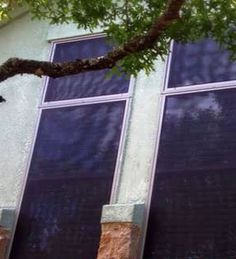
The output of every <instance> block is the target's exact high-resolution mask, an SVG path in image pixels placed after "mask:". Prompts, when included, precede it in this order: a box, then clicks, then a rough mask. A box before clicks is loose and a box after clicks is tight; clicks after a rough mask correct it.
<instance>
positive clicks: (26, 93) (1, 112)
mask: <svg viewBox="0 0 236 259" xmlns="http://www.w3.org/2000/svg"><path fill="white" fill-rule="evenodd" d="M47 31H48V25H47V24H46V23H44V22H32V21H31V20H30V18H29V15H23V16H22V17H18V18H17V19H16V20H14V21H12V22H11V23H9V24H7V25H4V26H3V27H1V28H0V53H1V54H0V63H2V62H4V61H5V60H6V59H8V58H9V57H22V58H23V57H24V58H37V59H46V58H47V55H48V44H47V42H46V41H45V37H46V36H47ZM41 88H42V80H41V79H38V78H36V77H31V76H17V77H14V78H11V79H9V80H7V81H5V82H3V83H1V84H0V95H2V96H4V98H5V99H6V100H7V102H6V103H2V104H0V118H1V123H0V207H15V205H16V201H17V197H18V194H19V190H20V189H21V186H22V179H23V176H24V174H25V168H26V161H27V158H28V154H29V149H30V146H31V143H32V137H33V129H34V126H35V122H36V114H37V106H38V103H39V98H40V95H41Z"/></svg>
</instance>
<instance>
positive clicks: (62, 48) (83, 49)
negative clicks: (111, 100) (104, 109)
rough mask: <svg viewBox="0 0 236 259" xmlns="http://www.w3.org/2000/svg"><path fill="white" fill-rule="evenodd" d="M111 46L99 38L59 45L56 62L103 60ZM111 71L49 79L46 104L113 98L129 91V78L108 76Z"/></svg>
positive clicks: (104, 70)
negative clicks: (101, 58) (86, 98)
mask: <svg viewBox="0 0 236 259" xmlns="http://www.w3.org/2000/svg"><path fill="white" fill-rule="evenodd" d="M110 49H111V47H110V46H109V45H108V44H107V43H106V39H105V38H96V39H90V40H82V41H76V42H68V43H60V44H57V45H56V49H55V53H54V59H53V61H55V62H63V61H73V60H75V59H85V58H93V57H100V56H103V55H105V54H106V53H107V52H108V51H109V50H110ZM108 72H109V70H108V69H103V70H99V71H91V72H86V73H80V74H78V75H73V76H65V77H62V78H56V79H52V78H50V80H49V83H48V88H47V92H46V97H45V101H46V102H49V101H58V100H67V99H75V98H85V97H92V96H101V95H112V94H120V93H126V92H128V87H129V78H128V76H126V75H125V74H122V75H121V76H117V75H113V76H112V77H111V76H109V75H108Z"/></svg>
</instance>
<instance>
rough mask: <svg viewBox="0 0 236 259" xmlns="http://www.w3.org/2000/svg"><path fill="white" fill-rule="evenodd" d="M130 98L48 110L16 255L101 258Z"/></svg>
mask: <svg viewBox="0 0 236 259" xmlns="http://www.w3.org/2000/svg"><path fill="white" fill-rule="evenodd" d="M124 109H125V101H120V102H113V103H102V104H93V105H84V106H79V107H67V108H56V109H49V110H44V111H43V113H42V117H41V122H40V126H39V131H38V136H37V140H36V144H35V149H34V153H33V158H32V162H31V166H30V171H29V176H28V179H27V184H26V189H25V192H24V197H23V202H22V206H21V210H20V216H19V220H18V224H17V229H16V234H15V237H14V243H13V248H12V252H11V256H10V258H11V259H17V258H19V259H22V258H24V259H77V258H78V259H95V258H96V253H97V249H98V242H99V237H100V218H101V209H102V206H103V205H104V204H107V203H108V202H109V197H110V193H111V187H112V180H113V174H114V170H115V165H116V158H117V152H118V147H119V142H120V134H121V128H122V122H123V116H124Z"/></svg>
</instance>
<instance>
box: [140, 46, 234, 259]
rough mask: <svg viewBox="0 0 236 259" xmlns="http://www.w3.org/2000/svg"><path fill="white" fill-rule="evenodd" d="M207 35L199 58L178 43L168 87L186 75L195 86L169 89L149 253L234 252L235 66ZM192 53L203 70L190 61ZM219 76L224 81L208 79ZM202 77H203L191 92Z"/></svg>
mask: <svg viewBox="0 0 236 259" xmlns="http://www.w3.org/2000/svg"><path fill="white" fill-rule="evenodd" d="M203 42H204V44H203V43H202V42H201V43H199V44H195V45H191V53H195V54H194V55H195V56H194V55H193V57H194V58H193V60H191V57H190V56H189V53H190V52H189V51H190V50H189V45H187V46H179V47H178V48H174V53H173V57H174V59H173V58H172V62H174V63H171V69H170V79H169V80H170V81H169V86H171V87H173V83H174V82H175V84H176V85H178V86H186V84H187V83H186V82H187V81H186V80H187V78H188V80H189V81H188V82H189V84H190V83H191V84H192V86H193V88H192V89H190V88H188V89H187V90H186V91H183V90H181V89H180V90H178V89H177V90H175V91H173V92H172V93H171V94H170V93H168V91H166V92H164V96H165V97H164V98H165V106H164V116H163V122H162V131H161V137H160V144H159V151H158V157H157V163H156V170H155V180H154V183H153V192H152V199H151V206H150V216H149V223H148V230H147V237H146V246H145V253H144V258H145V259H152V258H153V259H154V258H159V259H166V258H171V259H172V258H181V259H189V258H235V257H236V250H235V243H236V238H235V237H236V218H235V213H236V198H235V197H236V160H235V156H236V141H235V139H236V102H235V100H236V83H235V85H233V83H232V82H231V85H230V88H229V84H228V81H229V80H231V81H232V79H234V78H235V75H234V74H233V73H231V72H232V71H233V69H235V68H236V65H235V63H232V62H231V61H229V60H228V59H227V58H226V56H228V54H226V53H225V52H221V51H219V50H217V49H215V48H216V47H215V46H216V44H215V43H213V42H212V41H203ZM206 42H207V43H206ZM205 44H208V45H207V48H205V47H206V45H205ZM181 50H182V51H183V52H181ZM212 50H214V51H212ZM176 52H177V53H176ZM203 52H205V55H203V56H202V55H200V57H199V56H198V55H199V54H197V53H203ZM186 53H187V54H186ZM178 55H179V57H181V58H180V59H179V60H178V59H176V57H177V56H178ZM216 56H217V59H218V60H219V64H218V66H219V67H218V66H216V64H215V61H214V60H215V57H216ZM188 59H189V61H188V62H189V63H191V62H196V64H195V66H194V67H196V69H197V70H193V71H192V70H191V69H190V67H185V65H184V64H185V63H184V64H183V63H182V62H183V60H185V61H186V60H188ZM204 59H206V60H207V62H205V63H204V62H203V63H204V65H202V63H201V62H200V61H202V60H204ZM198 60H199V62H200V63H197V62H198ZM212 63H214V66H216V67H215V68H216V70H214V69H213V70H211V69H212V66H213V64H212ZM177 64H178V66H177ZM174 66H176V67H179V72H178V73H176V72H177V71H176V70H175V68H174ZM182 75H183V76H182ZM184 75H185V76H184ZM195 79H196V81H195ZM223 80H225V81H223ZM216 81H221V86H220V87H219V88H217V87H216V85H214V84H205V83H213V82H216ZM197 83H201V84H202V83H204V84H203V85H202V86H201V87H198V88H197V90H195V92H194V93H191V91H192V90H193V89H194V86H195V85H196V84H197ZM212 86H213V87H212ZM222 88H225V89H222Z"/></svg>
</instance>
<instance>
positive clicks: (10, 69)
mask: <svg viewBox="0 0 236 259" xmlns="http://www.w3.org/2000/svg"><path fill="white" fill-rule="evenodd" d="M184 2H185V0H169V1H168V3H167V7H166V9H165V11H164V12H163V14H162V15H161V16H160V17H158V18H157V19H156V21H155V22H154V23H153V25H152V26H151V28H150V29H149V31H148V32H147V33H146V34H145V35H141V36H138V37H135V38H133V39H131V40H130V41H128V42H127V43H126V44H124V45H123V46H122V47H118V48H117V49H114V50H112V51H110V52H108V53H107V54H106V55H105V56H102V57H97V58H91V59H82V60H79V59H77V60H75V61H72V62H64V63H53V62H47V61H37V60H28V59H19V58H10V59H8V60H7V61H6V62H5V63H3V64H2V65H1V66H0V82H2V81H4V80H6V79H8V78H10V77H13V76H15V75H18V74H33V75H36V76H39V77H41V76H49V77H52V78H57V77H63V76H66V75H74V74H78V73H82V72H86V71H94V70H100V69H105V68H112V67H114V66H115V65H116V63H117V62H118V61H119V60H121V59H123V58H124V57H127V56H129V55H130V54H133V53H138V52H140V51H143V50H145V49H150V48H152V47H153V46H154V44H155V43H156V42H158V39H159V37H160V35H161V34H162V33H163V32H164V31H165V30H166V29H167V28H168V26H169V25H170V24H172V23H173V22H174V21H176V20H178V19H179V18H180V16H179V11H180V9H181V7H182V5H183V4H184Z"/></svg>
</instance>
